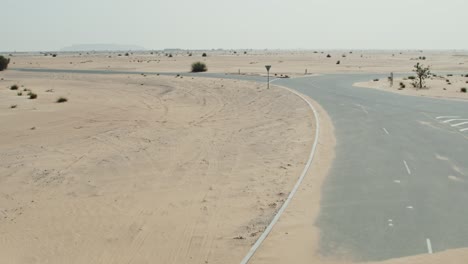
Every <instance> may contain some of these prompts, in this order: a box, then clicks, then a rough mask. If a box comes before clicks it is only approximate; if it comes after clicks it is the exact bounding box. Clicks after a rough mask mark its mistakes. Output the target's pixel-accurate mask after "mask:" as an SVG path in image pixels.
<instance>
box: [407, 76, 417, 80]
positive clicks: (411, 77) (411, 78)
mask: <svg viewBox="0 0 468 264" xmlns="http://www.w3.org/2000/svg"><path fill="white" fill-rule="evenodd" d="M408 79H409V80H416V77H415V76H408Z"/></svg>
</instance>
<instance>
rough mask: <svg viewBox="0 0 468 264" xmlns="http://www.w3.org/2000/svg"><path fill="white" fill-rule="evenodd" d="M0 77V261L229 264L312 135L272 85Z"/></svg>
mask: <svg viewBox="0 0 468 264" xmlns="http://www.w3.org/2000/svg"><path fill="white" fill-rule="evenodd" d="M0 77H2V78H4V80H2V81H0V87H1V89H0V122H1V124H2V125H1V128H0V149H1V150H2V151H1V153H0V175H1V177H0V234H1V239H0V263H238V262H239V261H240V260H241V259H242V258H243V257H244V254H245V253H246V252H247V250H248V249H249V247H250V245H251V244H252V243H253V242H254V241H255V240H256V239H257V237H258V236H259V234H260V232H261V231H263V229H264V228H265V226H266V225H267V224H268V223H269V222H270V220H271V218H272V216H273V214H274V212H275V211H276V210H277V208H278V207H279V206H280V205H281V204H282V202H283V200H284V199H285V197H286V196H287V194H288V192H289V191H290V190H291V188H292V186H293V184H294V183H295V181H296V180H297V178H298V176H299V175H300V173H301V171H302V170H303V167H304V163H305V161H306V159H307V156H308V154H309V152H310V148H311V146H312V143H313V142H312V141H313V138H314V127H313V124H314V121H313V120H314V116H313V114H312V112H311V111H310V109H309V108H308V106H307V105H306V104H305V103H304V102H303V101H302V100H301V99H300V98H299V97H298V96H296V95H294V94H292V93H289V92H287V91H285V90H284V89H280V88H275V87H272V88H270V89H266V88H265V87H264V85H259V84H254V83H249V82H242V81H227V80H215V79H203V78H195V79H192V78H187V77H185V78H183V79H182V78H175V77H163V76H148V77H144V76H141V75H132V76H124V75H122V76H114V75H112V76H107V75H106V76H99V75H92V76H88V75H71V74H68V75H67V74H31V73H20V72H15V71H6V72H3V73H0ZM14 83H16V84H18V85H20V89H21V90H24V89H25V88H26V89H31V90H32V91H34V92H35V93H37V94H38V98H37V99H36V100H30V99H27V98H26V96H25V95H22V96H18V95H17V91H11V90H9V87H10V86H11V85H12V84H14ZM142 84H143V85H142ZM23 86H24V87H23ZM24 94H25V93H24ZM59 96H65V97H66V98H68V99H69V101H68V102H66V103H62V104H58V103H55V100H56V99H57V98H58V97H59ZM11 105H17V107H16V108H13V109H12V108H10V107H11Z"/></svg>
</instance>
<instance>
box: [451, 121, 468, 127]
mask: <svg viewBox="0 0 468 264" xmlns="http://www.w3.org/2000/svg"><path fill="white" fill-rule="evenodd" d="M465 124H468V122H461V123H458V124H453V125H451V126H453V127H457V126H462V125H465Z"/></svg>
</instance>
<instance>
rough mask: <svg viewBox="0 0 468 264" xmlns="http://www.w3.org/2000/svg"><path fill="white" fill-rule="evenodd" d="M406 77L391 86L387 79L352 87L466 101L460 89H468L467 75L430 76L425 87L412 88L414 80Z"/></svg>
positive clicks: (467, 97)
mask: <svg viewBox="0 0 468 264" xmlns="http://www.w3.org/2000/svg"><path fill="white" fill-rule="evenodd" d="M414 76H415V75H414V74H413V75H408V77H410V79H409V78H408V77H403V78H395V79H394V83H393V86H392V85H391V83H390V82H389V81H388V80H387V79H375V80H371V81H368V82H359V83H355V84H354V86H357V87H365V88H375V89H380V90H383V91H389V92H395V93H399V94H404V95H412V96H428V97H435V98H450V99H462V100H468V93H467V92H462V89H463V88H465V89H468V74H450V73H449V74H443V75H442V74H441V75H436V76H431V77H430V78H428V79H426V80H425V82H424V83H425V85H424V86H425V87H424V88H418V86H416V87H414V85H413V83H414V80H412V79H411V77H414Z"/></svg>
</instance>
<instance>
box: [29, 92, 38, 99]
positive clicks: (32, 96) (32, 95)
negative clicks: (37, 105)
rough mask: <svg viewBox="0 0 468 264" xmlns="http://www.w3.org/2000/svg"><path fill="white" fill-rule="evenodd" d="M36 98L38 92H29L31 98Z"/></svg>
mask: <svg viewBox="0 0 468 264" xmlns="http://www.w3.org/2000/svg"><path fill="white" fill-rule="evenodd" d="M36 98H37V94H35V93H29V99H36Z"/></svg>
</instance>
